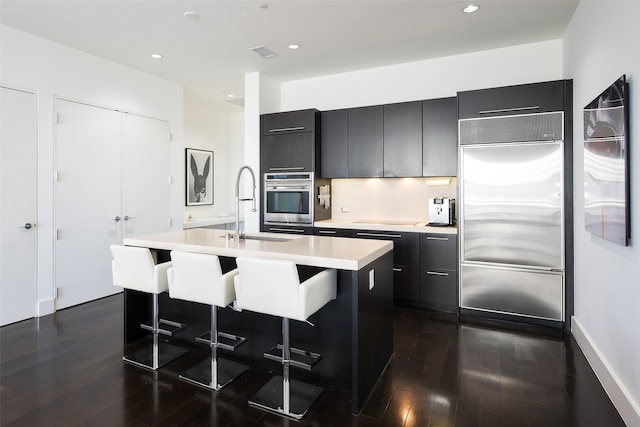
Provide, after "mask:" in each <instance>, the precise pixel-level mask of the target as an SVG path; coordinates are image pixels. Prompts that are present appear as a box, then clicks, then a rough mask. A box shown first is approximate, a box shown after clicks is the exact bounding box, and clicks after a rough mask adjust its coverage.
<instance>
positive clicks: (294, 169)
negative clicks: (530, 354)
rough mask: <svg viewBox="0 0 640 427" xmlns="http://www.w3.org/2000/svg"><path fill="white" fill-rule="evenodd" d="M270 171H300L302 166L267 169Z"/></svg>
mask: <svg viewBox="0 0 640 427" xmlns="http://www.w3.org/2000/svg"><path fill="white" fill-rule="evenodd" d="M269 170H270V171H302V170H304V166H293V167H290V168H284V167H278V168H269Z"/></svg>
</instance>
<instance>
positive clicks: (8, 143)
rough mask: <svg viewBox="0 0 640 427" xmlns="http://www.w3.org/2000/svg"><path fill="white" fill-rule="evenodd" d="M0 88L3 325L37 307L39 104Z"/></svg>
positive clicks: (29, 95) (0, 314)
mask: <svg viewBox="0 0 640 427" xmlns="http://www.w3.org/2000/svg"><path fill="white" fill-rule="evenodd" d="M0 90H1V96H0V116H1V119H0V129H1V135H0V326H1V325H7V324H9V323H13V322H17V321H20V320H24V319H29V318H32V317H34V316H35V312H36V311H35V310H36V228H35V225H36V224H35V219H36V177H37V168H36V143H37V133H36V132H37V131H36V129H37V118H36V117H37V106H36V105H37V104H36V95H35V94H33V93H28V92H22V91H19V90H13V89H8V88H4V87H3V88H0ZM27 224H30V225H27Z"/></svg>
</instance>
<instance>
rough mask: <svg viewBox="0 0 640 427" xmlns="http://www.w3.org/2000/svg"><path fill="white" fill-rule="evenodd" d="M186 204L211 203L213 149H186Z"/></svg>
mask: <svg viewBox="0 0 640 427" xmlns="http://www.w3.org/2000/svg"><path fill="white" fill-rule="evenodd" d="M186 151H187V152H186V156H185V158H186V161H187V165H186V176H185V182H186V184H187V189H186V192H185V194H186V205H187V206H200V205H212V204H213V151H206V150H196V149H193V148H187V150H186Z"/></svg>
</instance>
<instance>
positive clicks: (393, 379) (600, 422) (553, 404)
mask: <svg viewBox="0 0 640 427" xmlns="http://www.w3.org/2000/svg"><path fill="white" fill-rule="evenodd" d="M394 330H395V333H394V346H395V354H394V357H393V358H392V360H391V362H390V364H389V366H388V367H387V370H386V371H385V373H384V375H383V376H382V378H381V379H380V381H379V383H378V385H377V386H376V388H375V390H374V392H373V394H372V395H371V397H370V399H369V401H368V402H367V403H366V405H365V407H364V409H363V411H362V413H361V414H360V415H358V416H352V415H351V414H350V410H349V409H350V403H349V393H348V392H346V391H344V390H337V389H329V390H328V391H325V392H324V393H323V395H322V396H321V397H320V400H319V401H318V402H316V404H315V405H314V406H313V407H312V409H311V411H310V412H309V413H308V414H307V417H305V419H304V420H303V421H302V422H295V421H292V420H287V419H282V418H280V417H278V416H275V415H272V414H268V413H266V412H263V411H260V410H258V409H254V408H250V407H248V405H247V403H246V401H247V398H248V397H249V396H250V395H252V394H253V393H254V392H255V391H256V390H257V389H258V388H259V387H260V386H261V385H262V384H263V383H264V382H266V380H267V379H268V378H269V375H270V373H269V372H268V371H267V370H266V369H264V368H261V367H252V368H251V369H250V370H249V371H248V372H247V373H245V374H244V375H243V376H241V377H239V378H238V379H237V380H236V381H235V382H233V383H231V384H230V385H229V386H227V388H225V389H223V390H222V391H221V392H217V393H216V392H211V391H208V390H205V389H203V388H200V387H197V386H193V385H191V384H188V383H185V382H183V381H180V380H179V379H178V374H179V373H180V372H182V371H183V370H184V369H186V368H187V367H189V366H191V365H193V364H195V363H196V362H198V361H199V360H201V359H204V358H205V357H206V353H205V351H203V350H201V349H194V350H193V351H191V352H189V354H188V355H186V356H183V357H181V358H180V359H178V360H176V361H174V362H172V363H171V364H169V365H167V366H165V367H164V368H162V369H161V370H160V371H158V372H151V371H146V370H144V369H140V368H136V367H134V366H131V365H128V364H126V363H124V362H123V361H122V360H121V356H122V354H123V351H124V349H123V344H122V342H123V338H122V296H121V295H117V296H113V297H109V298H105V299H102V300H98V301H94V302H90V303H87V304H83V305H80V306H77V307H73V308H70V309H66V310H61V311H59V312H57V313H55V314H54V315H51V316H45V317H43V318H40V319H32V320H27V321H23V322H19V323H16V324H13V325H8V326H5V327H3V328H0V353H1V365H0V376H1V382H0V384H1V394H0V399H1V407H0V420H1V424H2V426H65V427H67V426H92V427H97V426H185V427H186V426H202V425H207V426H293V425H305V426H319V427H327V426H366V427H369V426H492V427H494V426H508V427H516V426H531V427H534V426H544V427H549V426H559V427H560V426H562V427H571V426H607V427H615V426H624V423H623V421H622V420H621V418H620V417H619V415H618V413H617V412H616V410H615V408H614V407H613V405H612V404H611V402H610V401H609V399H608V398H607V395H606V394H605V392H604V390H603V389H602V387H601V386H600V384H599V382H598V380H597V379H596V377H595V375H594V374H593V372H592V370H591V368H590V367H589V365H588V364H587V362H586V360H585V358H584V356H583V354H582V353H581V351H580V350H579V348H578V347H577V345H576V343H575V341H574V340H573V339H572V338H567V339H561V338H557V337H548V336H540V335H534V334H526V333H521V332H511V331H505V330H499V329H496V328H490V327H487V326H472V325H469V324H464V323H458V322H457V321H455V320H454V319H451V318H445V317H442V316H440V315H437V314H435V313H432V312H428V311H423V310H416V309H410V308H401V307H396V309H395V324H394ZM129 350H130V349H127V351H129ZM320 363H322V362H320Z"/></svg>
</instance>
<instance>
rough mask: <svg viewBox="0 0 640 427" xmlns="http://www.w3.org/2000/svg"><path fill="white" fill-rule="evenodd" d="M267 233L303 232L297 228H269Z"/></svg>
mask: <svg viewBox="0 0 640 427" xmlns="http://www.w3.org/2000/svg"><path fill="white" fill-rule="evenodd" d="M269 231H284V232H286V233H304V230H300V229H297V228H275V227H269Z"/></svg>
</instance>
